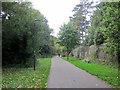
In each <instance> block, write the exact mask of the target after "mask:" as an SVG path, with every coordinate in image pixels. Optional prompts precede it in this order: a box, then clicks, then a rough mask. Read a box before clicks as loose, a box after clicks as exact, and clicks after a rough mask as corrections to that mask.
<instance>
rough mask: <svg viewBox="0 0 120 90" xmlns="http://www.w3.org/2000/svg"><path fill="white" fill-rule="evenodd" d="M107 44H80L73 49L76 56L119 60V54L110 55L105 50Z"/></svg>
mask: <svg viewBox="0 0 120 90" xmlns="http://www.w3.org/2000/svg"><path fill="white" fill-rule="evenodd" d="M105 48H106V46H105V45H92V46H79V47H77V48H75V49H74V50H73V51H72V54H73V56H75V57H81V56H82V57H85V58H97V59H101V60H103V59H104V60H112V61H117V60H118V58H117V56H112V55H109V54H107V53H106V52H105Z"/></svg>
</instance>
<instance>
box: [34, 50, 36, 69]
mask: <svg viewBox="0 0 120 90" xmlns="http://www.w3.org/2000/svg"><path fill="white" fill-rule="evenodd" d="M35 64H36V56H35V51H34V71H35Z"/></svg>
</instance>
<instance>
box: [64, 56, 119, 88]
mask: <svg viewBox="0 0 120 90" xmlns="http://www.w3.org/2000/svg"><path fill="white" fill-rule="evenodd" d="M62 59H64V60H66V61H68V62H70V63H72V64H74V65H75V66H77V67H78V68H81V69H83V70H85V71H87V72H88V73H90V74H92V75H95V76H97V77H98V78H100V79H102V80H104V81H106V82H107V83H109V84H110V85H112V86H114V87H116V88H118V87H120V85H119V81H118V79H119V78H118V69H115V68H110V67H108V66H104V65H99V64H92V63H86V62H81V61H80V60H77V59H75V58H69V60H67V58H66V57H62Z"/></svg>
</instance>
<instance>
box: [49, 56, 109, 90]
mask: <svg viewBox="0 0 120 90" xmlns="http://www.w3.org/2000/svg"><path fill="white" fill-rule="evenodd" d="M47 88H111V87H110V86H109V85H107V84H105V83H104V82H103V81H101V80H99V79H98V78H97V77H95V76H93V75H91V74H89V73H87V72H85V71H84V70H82V69H79V68H77V67H75V66H74V65H72V64H71V63H69V62H67V61H65V60H62V59H61V58H60V57H58V56H56V57H54V58H52V65H51V70H50V75H49V79H48V86H47Z"/></svg>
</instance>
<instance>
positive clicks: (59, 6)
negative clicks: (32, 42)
mask: <svg viewBox="0 0 120 90" xmlns="http://www.w3.org/2000/svg"><path fill="white" fill-rule="evenodd" d="M30 1H32V2H33V5H34V7H35V8H36V9H38V10H39V11H40V12H41V13H42V14H43V15H44V16H45V17H46V18H47V20H48V24H49V26H50V28H52V29H54V34H53V35H54V36H57V33H58V32H59V27H60V26H61V25H63V23H67V22H68V21H69V16H72V15H73V13H72V10H73V8H74V7H75V6H76V5H77V4H79V1H80V0H30Z"/></svg>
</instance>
